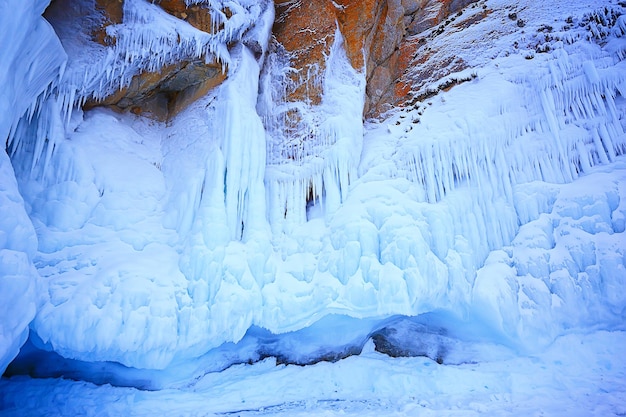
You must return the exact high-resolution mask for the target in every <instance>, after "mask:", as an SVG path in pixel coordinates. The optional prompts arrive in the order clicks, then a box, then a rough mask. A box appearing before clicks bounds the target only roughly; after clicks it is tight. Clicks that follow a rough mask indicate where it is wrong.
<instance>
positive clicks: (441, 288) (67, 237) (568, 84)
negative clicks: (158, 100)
mask: <svg viewBox="0 0 626 417" xmlns="http://www.w3.org/2000/svg"><path fill="white" fill-rule="evenodd" d="M230 3H233V2H230ZM242 4H243V3H242ZM246 4H247V3H246ZM265 13H266V14H265V15H264V16H265V18H264V19H263V20H262V22H263V24H262V27H261V28H257V32H255V33H257V36H258V37H259V42H267V38H268V35H267V34H268V33H269V28H270V27H271V19H269V18H268V16H269V13H270V12H268V11H266V12H265ZM615 27H616V28H617V27H618V26H615ZM622 35H623V33H621V32H619V33H618V32H617V31H613V32H610V34H609V35H607V37H605V38H603V39H604V40H603V41H602V45H599V44H597V43H595V41H589V40H587V39H585V38H580V39H578V40H577V41H575V42H572V43H571V44H568V43H563V42H560V43H558V42H557V44H555V45H553V46H552V49H551V51H552V52H550V53H545V54H537V56H536V57H535V58H534V59H532V60H528V59H525V58H524V57H523V56H522V55H521V54H514V55H511V56H509V57H501V58H498V59H496V60H494V61H493V62H491V63H490V64H488V65H486V66H484V67H481V68H479V69H476V76H475V77H469V78H470V79H472V81H470V82H467V83H464V84H461V85H459V86H456V87H455V88H454V89H452V90H451V91H449V92H445V93H441V94H440V95H438V96H435V97H434V98H432V100H431V102H430V104H428V103H424V104H423V105H422V106H420V107H419V108H415V109H406V110H405V111H399V112H397V113H396V114H394V115H391V116H389V118H388V120H387V121H385V122H384V123H379V124H370V125H367V126H366V129H365V135H364V137H363V132H364V128H363V125H362V122H361V118H360V114H358V115H357V114H356V113H357V112H355V103H357V104H359V106H360V105H362V99H363V97H362V94H363V74H362V73H359V72H358V71H354V70H353V69H352V68H351V67H349V65H346V58H345V54H343V53H342V49H341V39H340V37H339V36H338V37H336V39H337V40H336V42H337V44H336V45H335V47H334V48H333V55H332V57H331V58H332V59H330V58H329V59H330V60H329V67H328V71H327V73H326V74H325V75H324V76H325V77H326V78H325V82H328V83H329V84H330V85H334V87H335V90H333V91H335V92H337V91H338V92H341V94H333V93H332V92H330V93H328V95H327V96H325V97H324V99H323V100H322V106H321V107H320V108H319V109H317V110H316V111H320V112H322V113H323V114H322V118H325V120H326V123H324V124H323V128H324V129H325V130H324V131H322V132H314V133H316V134H319V135H318V136H316V138H317V139H323V138H326V139H328V142H327V143H322V142H323V141H322V142H320V143H316V144H318V145H320V149H321V151H320V152H317V150H319V149H316V150H315V152H312V153H311V154H308V156H307V157H306V158H303V159H301V160H300V161H295V162H294V161H285V163H284V164H280V163H279V158H280V153H274V151H275V149H276V148H275V147H273V145H275V144H274V143H273V138H272V137H271V136H270V135H269V133H271V132H274V131H275V129H276V126H274V125H273V126H271V128H269V129H268V126H267V125H265V126H264V125H263V122H265V123H267V120H264V119H263V118H262V117H260V116H259V114H258V113H259V112H260V113H262V111H261V110H263V109H266V110H267V108H266V107H264V106H265V105H266V104H267V103H265V104H264V103H259V100H264V99H265V98H266V97H263V96H262V97H261V98H260V99H259V97H258V91H259V84H258V80H259V77H260V66H261V65H262V64H263V57H260V58H259V57H258V56H255V54H254V53H253V52H252V51H251V50H250V49H249V48H248V47H247V46H246V45H245V44H244V43H238V44H237V45H234V46H233V47H232V48H231V49H230V51H229V54H230V56H231V61H230V62H231V67H230V69H229V71H230V72H229V78H228V80H227V81H226V82H225V83H224V84H223V85H221V86H220V87H218V88H217V89H216V90H215V91H213V92H212V93H211V94H210V95H209V96H207V97H205V98H203V99H202V100H200V101H199V102H197V103H196V104H195V105H193V106H192V107H190V108H189V109H188V110H186V111H185V112H183V113H181V114H180V115H179V116H178V117H177V118H176V119H174V120H172V121H170V122H168V124H159V123H156V122H150V121H147V120H145V119H141V118H138V117H135V116H131V115H119V114H114V113H112V112H109V111H104V110H97V111H91V112H88V113H86V114H85V115H84V117H82V115H81V114H80V113H77V112H76V113H75V114H74V118H73V119H72V121H71V123H70V124H69V125H68V126H71V128H69V129H67V130H66V131H61V132H59V129H56V128H54V127H55V126H57V123H56V121H58V120H57V119H58V118H59V116H58V115H59V113H60V112H61V110H58V109H59V108H61V107H63V106H62V105H60V104H58V103H59V101H58V100H54V97H52V98H51V99H50V100H47V101H45V102H44V103H43V105H42V110H41V112H39V113H37V114H36V115H35V117H34V118H33V120H32V122H31V123H30V124H29V125H28V126H30V129H33V131H36V132H38V130H37V129H36V124H37V123H38V120H41V118H42V117H44V118H47V119H46V120H47V121H50V123H47V124H45V123H44V125H45V126H50V127H49V129H48V132H49V134H47V135H46V136H43V135H42V134H35V135H24V136H22V137H21V138H20V140H19V141H17V142H16V143H17V144H19V145H20V146H19V147H17V148H16V150H15V153H14V154H13V164H14V166H15V168H16V172H17V176H18V178H19V180H20V187H21V191H22V193H23V195H24V198H25V200H26V202H27V207H28V209H29V214H30V216H31V218H32V221H33V223H34V224H35V226H36V229H37V231H38V237H39V252H38V254H37V255H36V258H35V262H36V265H37V267H38V270H39V273H40V274H41V275H42V276H43V277H44V280H45V282H46V285H45V287H46V292H47V293H48V294H49V295H50V299H49V301H47V302H45V303H44V305H43V306H42V307H41V309H40V310H39V312H38V314H37V317H36V319H35V321H34V323H33V328H34V329H35V330H36V332H37V333H38V335H39V337H40V339H41V341H42V342H43V343H45V344H46V345H47V347H49V348H52V349H54V350H56V351H57V352H59V353H61V354H62V355H64V356H67V357H72V358H76V359H81V360H87V361H116V362H120V363H123V364H125V365H128V366H133V367H140V368H166V367H167V366H168V365H170V364H173V363H177V362H181V361H186V360H188V359H190V358H195V357H199V356H201V355H202V354H204V353H206V352H207V351H209V350H210V349H212V348H214V347H216V346H219V345H220V344H222V343H224V342H230V341H234V342H236V341H239V340H240V339H241V338H242V337H243V336H244V335H245V333H246V331H247V330H248V329H249V328H250V327H251V326H258V327H261V328H264V329H267V330H269V331H270V332H273V333H285V332H290V331H296V330H299V329H303V328H306V327H308V326H310V325H311V324H312V323H314V322H316V321H318V320H319V319H320V318H322V317H324V316H327V315H330V314H338V315H345V316H351V317H354V318H372V319H382V318H385V317H388V316H391V315H398V314H401V315H419V314H422V313H428V312H433V311H441V310H444V311H447V312H448V313H451V314H452V315H455V316H457V317H461V318H469V319H472V318H478V319H479V320H482V322H483V323H486V324H487V325H489V326H490V327H491V328H493V329H495V330H496V334H497V335H498V336H497V338H500V339H507V340H508V341H514V342H515V343H520V344H522V345H524V346H526V347H528V348H533V347H537V346H541V345H542V344H543V343H545V342H546V341H549V340H550V338H551V337H553V336H554V335H555V334H558V333H561V332H563V331H564V330H565V329H567V328H571V327H576V326H587V325H591V324H595V325H601V326H615V325H618V324H619V323H621V322H622V321H623V318H624V306H625V305H626V300H625V299H624V298H623V296H621V295H620V294H619V291H618V292H616V290H615V289H616V288H621V287H623V285H624V282H625V270H624V265H625V262H626V261H625V258H624V256H625V255H624V250H623V248H624V247H625V245H624V236H625V235H624V233H625V232H624V217H625V214H624V202H623V201H624V199H623V198H624V197H625V196H624V192H625V190H624V159H623V158H624V157H623V156H622V155H623V154H624V153H625V152H626V135H625V133H624V132H625V127H626V126H625V125H626V116H625V115H626V99H625V96H624V94H626V89H625V88H624V86H625V85H626V70H625V69H626V67H625V65H626V61H624V58H626V54H625V53H624V51H626V42H625V40H624V38H622ZM467 75H468V74H460V77H465V76H467ZM266 81H267V80H266ZM342 97H343V98H342ZM61 101H62V100H61ZM55 108H56V109H57V111H56V113H55ZM259 109H261V110H259ZM54 114H57V118H55V117H53V115H54ZM24 131H25V132H26V131H28V130H24ZM314 136H315V135H314ZM46 137H47V138H49V139H48V141H47V142H45V143H47V144H48V145H47V148H46V146H44V145H42V143H43V141H44V139H45V138H46ZM51 143H52V144H54V152H52V151H50V152H46V153H45V155H46V158H43V159H42V158H39V161H41V162H36V163H34V164H33V163H32V162H31V161H32V160H33V158H32V155H33V153H36V152H37V151H36V150H37V149H51V147H52V145H51ZM324 146H327V148H324ZM44 162H45V163H44ZM300 162H301V164H300V165H299V163H300ZM268 164H271V165H272V166H271V167H269V168H267V169H266V166H267V165H268ZM33 167H34V168H33ZM603 167H606V171H607V172H600V171H601V170H602V169H605V168H603ZM266 196H267V198H266ZM294 213H295V215H294ZM285 231H287V232H288V233H285ZM581 306H584V312H583V313H581V312H575V310H576V309H578V308H582V307H581ZM585 312H586V314H585Z"/></svg>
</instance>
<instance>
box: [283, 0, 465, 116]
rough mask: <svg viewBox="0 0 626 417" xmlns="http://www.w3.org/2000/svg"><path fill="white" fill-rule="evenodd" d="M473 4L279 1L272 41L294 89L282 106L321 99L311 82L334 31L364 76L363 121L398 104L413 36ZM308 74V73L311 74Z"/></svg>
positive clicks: (404, 92)
mask: <svg viewBox="0 0 626 417" xmlns="http://www.w3.org/2000/svg"><path fill="white" fill-rule="evenodd" d="M475 1H476V0H363V1H358V0H336V1H334V2H333V1H330V0H310V1H298V2H294V1H290V0H278V1H276V2H275V5H276V16H277V18H276V22H275V24H274V36H275V38H276V40H277V41H278V42H279V43H280V44H281V45H282V46H283V47H284V48H285V50H286V51H287V52H288V53H289V54H290V57H291V65H292V67H293V68H295V69H296V70H297V72H295V73H294V74H293V75H292V79H291V84H292V85H293V88H288V90H287V97H286V99H287V101H306V102H307V103H310V104H317V103H319V102H320V100H321V96H322V94H323V91H322V87H321V84H320V83H316V82H312V80H311V77H312V76H315V75H319V74H321V71H323V70H324V68H325V59H326V56H327V55H328V53H329V51H330V47H331V45H332V43H333V41H334V34H335V30H336V29H337V28H339V30H340V31H341V34H342V36H343V38H344V42H345V44H344V45H345V48H346V53H347V56H348V58H349V59H350V62H351V64H352V66H353V67H354V68H355V69H357V70H363V69H364V70H365V71H366V79H367V91H366V93H367V96H366V104H365V110H364V113H365V116H367V117H376V116H377V115H379V114H381V113H382V112H384V111H385V110H387V109H388V108H390V107H391V106H396V105H399V104H402V103H403V101H405V100H406V98H407V96H408V92H409V91H410V89H411V87H410V85H409V84H410V83H408V80H407V79H406V78H404V79H401V78H402V76H403V74H404V73H405V72H406V71H407V69H408V68H409V67H410V66H411V65H412V64H413V59H414V56H415V54H416V53H417V51H418V49H419V46H420V45H419V43H418V42H417V40H415V39H411V38H412V36H413V35H416V34H418V33H422V32H424V31H428V30H430V29H432V28H434V27H436V26H437V25H439V24H441V23H442V22H443V21H444V20H445V19H447V18H448V17H449V16H450V15H452V14H454V13H457V12H458V11H460V10H461V9H462V8H464V7H466V6H467V5H468V4H470V3H473V2H475ZM312 70H313V71H312Z"/></svg>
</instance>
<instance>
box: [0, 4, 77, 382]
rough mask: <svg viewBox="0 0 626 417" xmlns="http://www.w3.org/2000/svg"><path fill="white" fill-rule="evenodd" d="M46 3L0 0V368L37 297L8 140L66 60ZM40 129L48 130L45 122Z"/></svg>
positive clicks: (15, 347)
mask: <svg viewBox="0 0 626 417" xmlns="http://www.w3.org/2000/svg"><path fill="white" fill-rule="evenodd" d="M47 4H48V2H47V1H24V2H19V3H17V4H12V3H10V2H1V3H0V62H2V65H0V85H2V94H1V95H0V138H1V140H2V143H3V146H2V150H0V288H1V289H2V290H1V291H0V317H1V318H2V319H1V320H0V371H3V370H4V369H5V367H6V366H7V364H8V363H9V362H10V361H11V359H13V358H14V357H15V356H16V355H17V353H18V351H19V347H20V346H21V345H22V344H23V343H24V341H25V340H26V337H27V335H28V324H29V323H30V321H31V320H32V319H33V317H34V315H35V309H36V305H37V303H38V298H39V296H38V295H37V291H36V287H37V281H38V274H37V271H36V270H35V267H34V265H33V258H34V257H35V254H36V251H37V237H36V235H35V230H34V228H33V226H32V224H31V221H30V219H29V218H28V216H27V214H26V210H25V207H24V200H23V199H22V197H21V195H20V192H19V191H18V188H17V182H16V180H15V174H14V171H13V167H12V166H11V161H10V160H9V158H8V156H7V154H6V144H7V141H10V140H11V137H12V136H11V135H12V134H14V132H15V130H16V129H17V128H18V120H19V119H20V117H22V116H24V117H33V115H34V114H35V113H37V112H38V108H39V106H40V105H41V103H42V102H44V101H45V100H46V97H47V95H48V94H49V92H50V90H51V89H52V88H53V87H54V86H55V85H57V82H58V80H59V77H60V75H61V74H62V71H63V67H64V65H65V59H66V56H65V52H64V51H63V48H62V47H61V44H60V42H59V40H58V38H57V37H56V35H55V34H54V31H53V30H52V27H50V25H49V24H48V23H47V22H46V21H45V20H44V19H43V18H42V17H41V13H42V12H43V10H44V9H45V7H46V6H47ZM42 128H43V130H44V132H45V131H47V130H48V129H47V126H42ZM42 135H45V133H42ZM41 296H43V294H42V295H41Z"/></svg>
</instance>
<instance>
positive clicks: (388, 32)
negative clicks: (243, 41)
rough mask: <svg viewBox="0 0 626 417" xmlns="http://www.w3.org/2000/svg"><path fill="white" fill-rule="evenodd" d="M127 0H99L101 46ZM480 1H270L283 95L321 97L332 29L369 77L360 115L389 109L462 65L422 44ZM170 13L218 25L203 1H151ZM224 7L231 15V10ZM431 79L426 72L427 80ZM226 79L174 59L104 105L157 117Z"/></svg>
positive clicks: (214, 68) (205, 27) (292, 118)
mask: <svg viewBox="0 0 626 417" xmlns="http://www.w3.org/2000/svg"><path fill="white" fill-rule="evenodd" d="M123 1H124V0H96V8H97V10H98V12H99V13H100V14H101V15H102V16H103V18H102V26H101V27H100V28H98V30H97V31H95V32H94V39H95V40H96V41H98V42H100V43H102V44H104V45H107V44H111V43H113V42H114V41H115V40H114V39H108V38H107V37H106V26H108V25H112V24H117V23H120V22H122V19H123V5H124V3H123ZM476 1H477V0H334V1H332V0H275V9H276V19H275V22H274V26H273V35H274V38H275V39H276V42H277V43H278V44H280V47H281V48H284V51H285V52H286V55H287V57H288V59H289V65H290V67H291V68H293V69H294V71H291V72H289V75H288V80H287V85H286V86H285V91H286V96H285V100H286V101H288V102H304V103H306V104H307V105H312V106H315V105H317V104H319V103H320V102H321V99H322V96H323V93H324V91H323V82H322V81H323V75H324V71H325V69H326V59H327V57H328V55H329V53H330V49H331V47H332V45H333V42H334V41H335V36H336V31H337V29H338V30H339V31H340V32H341V35H342V37H343V39H344V47H345V50H346V54H347V56H348V59H349V60H350V63H351V64H352V66H353V67H354V68H355V69H357V70H359V71H364V72H365V76H366V81H367V86H366V101H365V109H364V115H365V116H366V117H377V116H379V115H380V114H382V113H383V112H384V111H386V110H388V109H389V108H391V107H395V106H398V105H403V104H405V103H407V102H409V101H411V100H415V99H416V98H415V97H416V94H415V90H416V85H417V87H418V88H417V89H419V83H423V82H426V81H428V80H429V79H430V78H432V77H434V76H437V77H440V76H444V75H446V72H447V73H449V72H450V71H453V70H458V69H461V68H462V67H463V65H464V64H463V63H462V62H458V61H455V60H454V57H447V56H446V57H443V58H441V59H439V61H441V62H439V61H437V60H430V57H431V56H433V54H434V51H430V50H429V49H428V48H425V47H424V44H425V40H426V38H427V37H428V36H436V35H437V33H438V31H439V30H443V29H442V28H443V27H444V26H445V25H447V24H449V23H450V19H454V18H453V17H452V18H451V16H454V15H456V14H457V13H459V12H460V11H461V10H462V9H463V8H464V7H466V6H468V5H469V4H471V3H474V2H476ZM155 3H156V4H157V5H158V6H160V7H161V8H162V9H163V10H165V11H166V12H167V13H169V14H171V15H173V16H175V17H177V18H179V19H182V20H185V21H187V22H188V23H190V24H191V25H193V26H194V27H196V28H197V29H199V30H202V31H205V32H209V33H211V32H213V31H215V30H218V29H219V27H218V28H216V27H214V22H212V21H211V15H210V13H209V10H208V9H207V8H206V7H205V6H203V5H190V6H187V4H186V2H185V0H160V1H158V2H155ZM224 13H225V14H226V15H227V16H229V15H230V13H229V11H228V10H224ZM429 77H430V78H429ZM225 78H226V76H225V74H223V73H222V72H221V70H220V68H219V66H218V65H217V63H215V62H214V63H208V64H204V63H202V62H200V61H198V62H195V61H194V62H179V63H177V64H175V65H170V66H167V67H164V68H162V69H161V70H160V71H157V72H151V73H148V72H146V73H142V74H139V75H137V76H136V77H135V78H134V79H133V81H132V82H131V84H130V85H129V86H128V87H126V88H124V89H122V90H121V91H118V92H117V93H116V94H114V95H112V96H110V97H108V98H107V99H106V100H105V102H104V103H105V104H107V105H111V106H115V107H118V108H122V109H134V111H136V112H149V113H151V114H153V115H154V116H156V117H158V118H160V119H162V118H166V117H169V116H171V115H173V114H176V113H177V112H178V111H180V110H181V109H183V108H184V107H185V106H186V104H188V103H189V102H190V101H191V100H194V99H195V98H197V97H199V95H201V94H204V93H206V92H207V91H208V90H209V89H210V88H213V87H215V86H216V85H219V84H220V83H221V82H222V81H223V80H224V79H225ZM285 122H286V124H287V126H286V129H290V126H291V127H293V128H294V129H295V127H296V126H297V125H298V123H299V122H300V120H299V116H298V114H297V111H292V112H291V113H289V114H286V115H285Z"/></svg>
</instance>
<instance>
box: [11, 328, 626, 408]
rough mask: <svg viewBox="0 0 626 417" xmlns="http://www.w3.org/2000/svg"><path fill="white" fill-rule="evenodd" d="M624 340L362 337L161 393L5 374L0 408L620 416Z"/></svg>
mask: <svg viewBox="0 0 626 417" xmlns="http://www.w3.org/2000/svg"><path fill="white" fill-rule="evenodd" d="M370 343H371V342H370ZM624 346H626V332H623V331H613V332H606V331H591V332H589V333H586V334H581V333H574V334H568V335H565V336H562V337H560V338H558V339H557V340H556V341H555V342H554V343H553V344H552V345H551V346H549V347H548V348H547V349H546V350H545V351H544V352H542V353H540V354H537V355H532V356H516V355H515V356H513V355H512V356H511V357H508V358H505V359H502V358H498V359H491V358H490V357H489V356H490V354H491V353H492V352H491V349H490V348H489V347H488V346H485V348H484V351H483V352H482V354H481V356H482V358H481V359H480V360H479V361H477V362H476V363H464V364H460V365H438V364H437V363H436V362H435V361H433V360H431V359H428V358H423V357H420V358H395V359H394V358H389V357H388V356H386V355H382V354H380V353H377V352H375V351H373V349H372V345H371V344H368V345H367V346H366V348H365V350H364V352H363V353H362V354H361V355H359V356H352V357H349V358H347V359H344V360H341V361H339V362H336V363H328V362H321V363H318V364H316V365H310V366H305V367H301V366H297V365H276V361H275V359H271V358H270V359H266V360H264V361H263V362H260V363H256V364H254V365H237V366H234V367H232V368H229V369H227V370H225V371H223V372H218V373H213V374H208V375H206V376H204V377H202V378H200V379H198V380H194V381H192V382H190V385H189V386H188V387H184V388H180V389H176V390H174V389H168V390H163V391H139V390H137V389H134V388H117V387H112V386H110V385H104V386H97V385H93V384H90V383H86V382H80V381H79V382H75V381H71V380H66V379H39V380H33V379H29V378H27V377H15V378H12V379H11V380H1V381H0V415H2V416H7V417H8V416H57V415H62V416H122V415H124V416H154V415H167V416H207V417H208V416H215V415H217V416H223V415H229V416H231V415H232V416H357V415H358V416H457V417H461V416H479V415H480V416H520V417H522V416H524V417H526V416H555V417H556V416H571V417H575V416H580V417H589V416H598V417H608V416H623V415H624V414H626V357H625V356H624V354H623V349H624ZM498 355H500V352H499V351H498V353H497V355H494V356H496V357H497V356H498Z"/></svg>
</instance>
